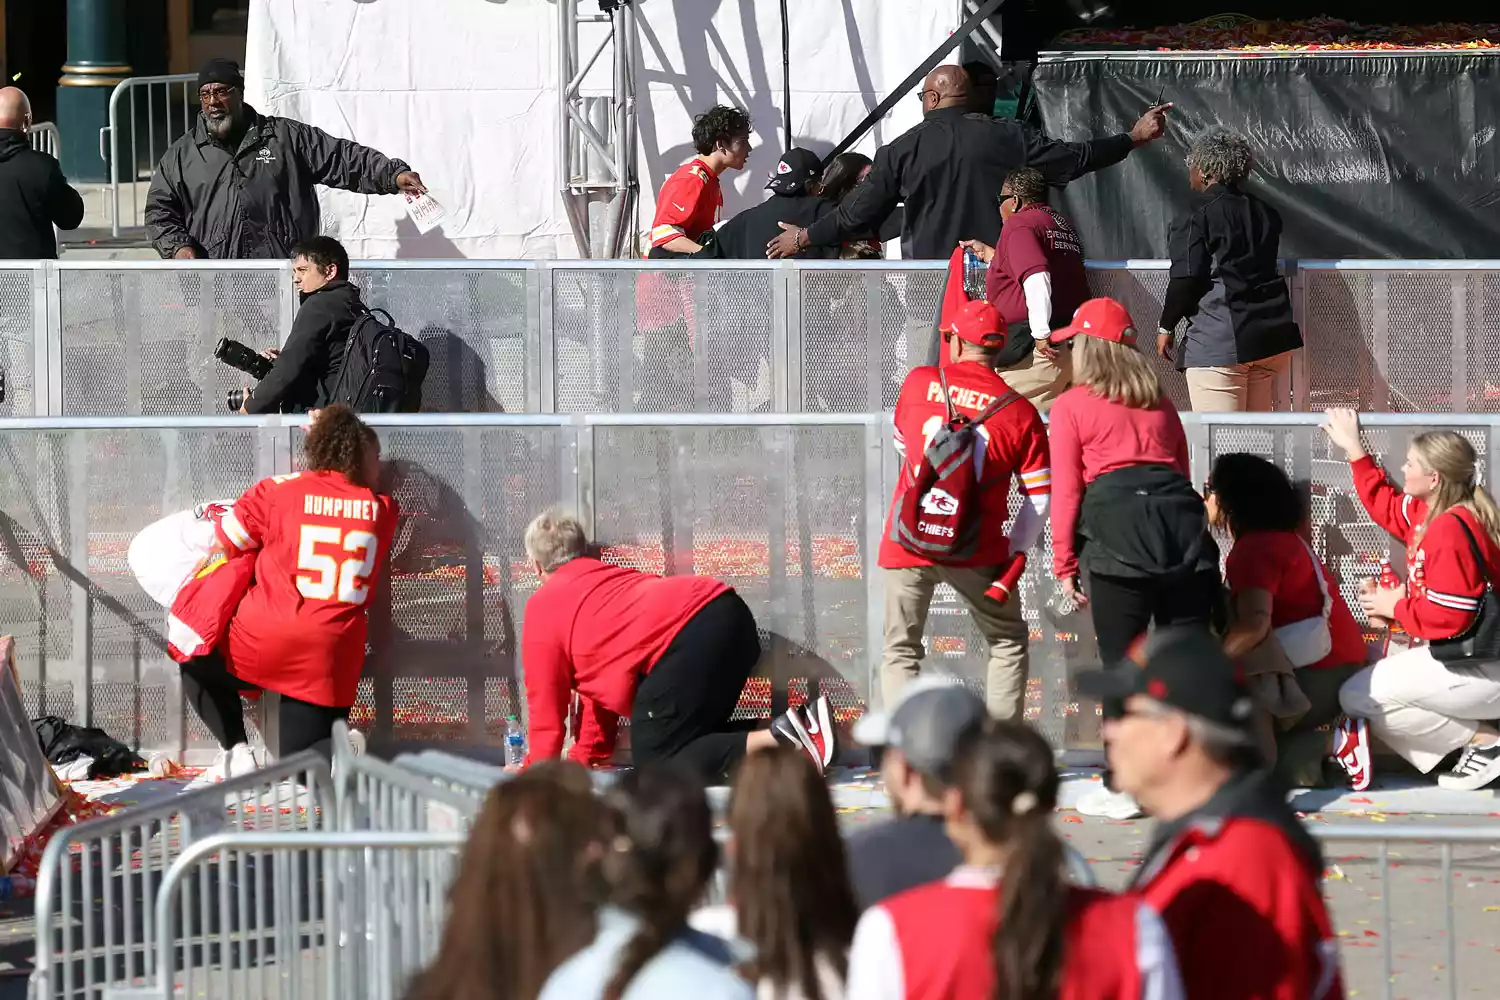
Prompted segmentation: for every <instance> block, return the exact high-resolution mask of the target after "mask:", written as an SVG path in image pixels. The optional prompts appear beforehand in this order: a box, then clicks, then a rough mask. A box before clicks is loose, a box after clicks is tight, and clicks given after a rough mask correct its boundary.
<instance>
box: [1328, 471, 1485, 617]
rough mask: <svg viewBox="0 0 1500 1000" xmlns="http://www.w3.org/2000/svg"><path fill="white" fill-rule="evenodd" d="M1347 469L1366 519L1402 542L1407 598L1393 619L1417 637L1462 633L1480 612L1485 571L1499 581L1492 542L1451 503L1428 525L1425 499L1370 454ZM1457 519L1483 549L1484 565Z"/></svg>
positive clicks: (1471, 514) (1462, 509)
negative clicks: (1394, 480)
mask: <svg viewBox="0 0 1500 1000" xmlns="http://www.w3.org/2000/svg"><path fill="white" fill-rule="evenodd" d="M1349 469H1350V471H1351V472H1352V473H1353V474H1354V489H1355V490H1356V491H1357V492H1358V493H1359V500H1360V503H1362V504H1364V505H1365V510H1367V511H1368V512H1369V514H1370V519H1371V520H1373V521H1374V522H1375V523H1376V524H1378V525H1380V526H1381V527H1382V528H1384V529H1385V530H1386V531H1389V532H1390V533H1391V534H1393V535H1395V536H1396V537H1397V538H1399V539H1400V540H1401V542H1402V543H1403V544H1404V545H1405V546H1406V596H1405V597H1404V598H1402V599H1401V600H1400V601H1398V602H1397V603H1396V621H1398V622H1400V623H1401V627H1402V628H1404V629H1406V631H1407V632H1408V633H1409V634H1410V635H1412V636H1413V637H1414V638H1417V639H1429V640H1430V639H1451V638H1453V637H1454V636H1456V635H1461V634H1462V633H1464V632H1466V631H1467V630H1468V628H1469V626H1470V625H1472V624H1473V623H1474V617H1475V615H1477V614H1478V613H1479V603H1480V601H1481V600H1482V599H1483V597H1484V586H1485V583H1484V580H1485V573H1488V574H1489V578H1490V579H1491V580H1495V581H1500V547H1497V546H1496V545H1495V540H1494V539H1493V538H1491V537H1490V536H1489V533H1488V532H1486V531H1485V530H1484V526H1483V525H1482V524H1480V523H1479V519H1478V518H1476V517H1475V516H1474V512H1473V511H1471V510H1469V509H1468V508H1467V507H1454V508H1452V509H1451V510H1448V511H1445V512H1443V513H1442V514H1440V515H1438V516H1437V517H1436V518H1434V519H1433V521H1432V523H1431V524H1427V523H1426V522H1427V502H1426V501H1425V500H1418V499H1417V498H1415V497H1410V496H1407V495H1406V494H1405V493H1402V492H1401V491H1400V490H1398V489H1396V487H1394V486H1392V485H1391V484H1390V483H1389V482H1387V481H1386V478H1385V470H1384V469H1382V468H1381V467H1380V466H1378V465H1376V464H1375V460H1374V459H1373V458H1371V457H1370V456H1369V455H1365V456H1363V457H1361V458H1358V459H1355V460H1354V461H1353V462H1351V463H1350V464H1349ZM1460 519H1462V520H1463V522H1464V524H1467V525H1468V526H1469V530H1470V531H1472V532H1473V533H1474V541H1476V542H1478V543H1479V551H1480V552H1482V553H1484V561H1485V567H1484V568H1483V569H1481V567H1480V564H1479V562H1478V560H1476V559H1475V558H1474V550H1473V549H1472V548H1471V547H1470V546H1469V539H1468V538H1467V537H1466V536H1465V535H1464V529H1463V527H1462V526H1461V525H1460V524H1459V523H1458V522H1459V520H1460Z"/></svg>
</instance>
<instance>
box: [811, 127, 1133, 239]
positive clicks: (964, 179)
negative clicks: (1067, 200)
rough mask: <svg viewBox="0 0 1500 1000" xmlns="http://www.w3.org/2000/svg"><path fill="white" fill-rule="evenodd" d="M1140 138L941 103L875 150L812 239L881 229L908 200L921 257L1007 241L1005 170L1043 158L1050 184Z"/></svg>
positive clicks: (1114, 159)
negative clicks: (1082, 134) (1040, 127)
mask: <svg viewBox="0 0 1500 1000" xmlns="http://www.w3.org/2000/svg"><path fill="white" fill-rule="evenodd" d="M1133 146H1134V144H1133V143H1132V141H1131V138H1130V136H1129V135H1124V134H1122V135H1112V136H1109V137H1107V138H1104V139H1090V140H1088V141H1086V142H1054V141H1053V140H1051V139H1048V138H1047V137H1046V136H1044V135H1042V134H1041V133H1040V132H1037V131H1036V130H1035V129H1032V128H1030V127H1029V126H1026V125H1023V124H1022V123H1020V122H1017V121H1011V120H1009V119H1004V118H991V117H990V116H989V115H971V114H968V113H966V112H965V111H964V109H963V108H940V109H938V110H937V111H929V112H928V113H927V117H926V118H924V119H922V121H921V123H920V124H918V125H916V126H914V127H913V128H912V129H911V130H909V131H907V132H905V133H903V134H902V135H900V136H898V137H897V138H896V139H895V141H893V142H891V143H890V144H889V145H885V146H881V147H880V149H878V150H877V151H876V152H875V165H874V167H873V168H871V170H870V175H869V176H868V177H866V178H865V180H864V183H862V184H860V185H859V186H857V187H856V188H855V189H854V190H853V192H851V193H850V194H849V196H848V197H847V198H845V199H844V200H843V201H841V202H840V203H839V208H838V211H837V212H835V213H833V214H831V215H827V216H824V217H823V218H822V219H819V220H818V221H817V222H816V223H814V224H813V226H812V227H811V228H810V229H809V231H808V239H809V241H810V242H811V245H813V246H834V245H836V244H839V243H843V242H846V241H848V240H851V239H858V238H862V237H863V236H864V234H866V233H869V232H872V231H875V230H878V229H879V228H880V224H881V223H882V222H884V221H885V219H886V217H887V216H888V215H890V214H891V212H892V211H893V210H894V209H895V208H896V205H897V203H898V202H901V201H905V203H906V228H905V229H904V230H903V231H902V233H901V239H902V241H903V243H906V242H908V241H909V243H910V246H909V247H906V246H903V250H907V251H909V255H910V256H912V257H914V258H916V259H918V260H947V259H948V258H949V256H951V255H952V253H953V251H954V249H955V248H956V247H957V246H958V244H959V242H960V241H961V240H982V241H984V242H985V243H988V244H989V245H990V246H994V245H995V244H996V243H998V242H999V240H1000V206H999V204H998V203H997V201H996V198H997V197H998V196H999V194H1000V186H1001V184H1002V183H1003V182H1004V181H1005V175H1006V174H1008V173H1010V172H1011V171H1012V170H1019V169H1020V168H1021V167H1035V168H1036V169H1037V170H1040V171H1041V172H1042V176H1044V177H1045V178H1046V179H1047V181H1048V183H1051V184H1057V185H1061V184H1066V183H1068V181H1070V180H1073V179H1074V178H1075V177H1081V176H1083V175H1084V174H1086V173H1089V172H1090V171H1093V170H1098V169H1099V168H1101V167H1107V166H1110V165H1112V164H1115V163H1119V162H1120V161H1121V160H1123V159H1125V157H1126V156H1128V155H1130V151H1131V149H1132V148H1133Z"/></svg>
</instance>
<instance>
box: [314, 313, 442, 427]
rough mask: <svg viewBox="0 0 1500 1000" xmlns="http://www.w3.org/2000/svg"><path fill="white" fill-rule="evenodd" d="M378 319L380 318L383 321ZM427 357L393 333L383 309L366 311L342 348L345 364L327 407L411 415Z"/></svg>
mask: <svg viewBox="0 0 1500 1000" xmlns="http://www.w3.org/2000/svg"><path fill="white" fill-rule="evenodd" d="M381 317H384V319H383V320H382V319H381ZM428 361H429V357H428V353H427V348H426V347H425V346H424V345H423V344H422V342H421V341H420V340H418V339H417V338H416V337H413V336H411V335H409V334H408V333H406V332H405V331H404V330H402V329H401V328H400V327H398V326H397V325H396V323H395V321H394V320H392V319H391V314H390V313H388V312H386V311H385V310H384V309H368V310H366V311H365V312H364V314H363V315H361V316H360V317H359V319H357V320H355V321H354V326H353V328H351V329H350V331H349V339H348V340H347V341H345V343H344V363H343V367H341V368H340V369H339V376H338V380H337V382H336V383H335V385H334V389H333V392H332V393H331V397H332V398H331V399H330V402H334V403H344V404H346V405H347V406H348V407H349V408H350V409H352V410H354V411H355V412H356V413H416V412H417V411H418V410H420V409H421V408H422V380H423V379H425V378H426V377H427V365H428Z"/></svg>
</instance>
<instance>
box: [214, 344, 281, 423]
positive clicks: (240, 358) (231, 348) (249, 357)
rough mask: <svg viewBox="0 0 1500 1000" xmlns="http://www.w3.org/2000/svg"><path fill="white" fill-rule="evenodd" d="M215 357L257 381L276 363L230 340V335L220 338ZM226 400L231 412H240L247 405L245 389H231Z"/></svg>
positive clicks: (215, 349)
mask: <svg viewBox="0 0 1500 1000" xmlns="http://www.w3.org/2000/svg"><path fill="white" fill-rule="evenodd" d="M214 357H216V358H218V359H219V360H220V361H222V362H224V363H225V364H226V365H228V366H229V367H231V368H234V369H237V370H238V371H242V372H244V373H245V374H246V375H249V376H250V377H251V378H253V379H255V381H257V382H259V381H260V380H261V379H263V378H265V377H266V376H267V375H268V374H270V372H271V366H272V364H274V362H273V361H271V359H270V358H268V357H266V356H265V355H264V354H261V353H260V352H259V351H255V350H252V349H250V348H248V347H246V346H245V345H244V344H242V343H240V342H239V341H238V340H230V339H229V338H228V337H220V338H219V342H218V344H216V345H215V346H214ZM226 402H228V404H229V412H231V413H238V412H239V411H240V410H241V409H243V408H244V406H245V390H244V389H230V390H229V396H228V398H227V400H226Z"/></svg>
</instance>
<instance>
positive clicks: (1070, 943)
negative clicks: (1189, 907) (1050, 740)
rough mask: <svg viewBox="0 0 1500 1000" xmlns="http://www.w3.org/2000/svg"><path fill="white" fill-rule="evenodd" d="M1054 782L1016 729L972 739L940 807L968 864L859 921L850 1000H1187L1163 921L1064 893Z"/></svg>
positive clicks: (1129, 903)
mask: <svg viewBox="0 0 1500 1000" xmlns="http://www.w3.org/2000/svg"><path fill="white" fill-rule="evenodd" d="M1057 788H1058V779H1057V770H1056V768H1055V767H1054V765H1053V758H1052V749H1051V747H1049V746H1048V745H1047V741H1046V740H1044V739H1042V738H1041V736H1039V735H1037V733H1036V732H1035V731H1034V730H1032V729H1031V728H1030V727H1028V726H1026V725H1025V724H1023V723H1019V722H1000V721H998V720H997V721H991V722H990V723H988V724H987V725H986V727H985V729H984V730H982V731H981V732H980V733H978V734H976V735H974V736H971V737H970V739H969V741H968V744H967V745H966V746H965V747H963V748H962V750H961V752H960V756H959V759H958V763H957V766H956V767H955V769H954V783H953V785H952V786H950V787H949V789H948V791H947V792H946V793H945V796H944V800H943V805H944V816H945V820H946V823H947V830H948V836H949V837H950V838H952V840H953V843H954V844H955V845H956V846H957V847H958V849H959V852H960V854H962V856H963V863H962V864H961V865H959V867H957V868H955V869H954V870H953V872H952V874H950V875H949V876H948V877H947V878H945V879H943V880H942V881H940V882H931V883H928V884H927V885H923V886H918V887H917V888H915V889H908V890H906V891H905V892H900V893H897V894H896V895H894V896H892V897H890V898H889V899H886V900H885V901H883V902H881V903H878V904H876V905H875V906H872V907H871V908H870V909H868V910H866V911H865V913H864V915H863V916H862V917H860V920H859V925H858V927H856V929H855V931H854V944H853V947H852V948H851V950H850V953H849V989H848V996H849V997H851V998H854V997H858V998H859V1000H971V998H972V1000H994V998H997V997H1000V998H1004V1000H1104V998H1110V1000H1127V998H1130V1000H1134V998H1146V997H1150V998H1152V1000H1177V998H1180V997H1181V996H1182V986H1181V982H1180V978H1179V975H1178V971H1177V960H1176V956H1175V955H1174V953H1173V951H1172V943H1171V940H1170V939H1169V937H1168V935H1167V932H1166V929H1165V927H1164V926H1163V924H1162V921H1161V918H1160V917H1159V916H1158V915H1157V913H1156V912H1155V911H1154V910H1152V909H1151V908H1150V907H1149V906H1148V905H1147V904H1145V903H1144V902H1142V901H1141V900H1139V899H1137V898H1135V897H1132V896H1114V895H1111V894H1109V893H1106V892H1103V891H1100V890H1096V889H1081V888H1077V887H1075V886H1071V885H1069V884H1068V883H1067V881H1066V880H1065V878H1064V874H1063V861H1064V852H1063V844H1062V841H1061V839H1060V838H1059V837H1058V835H1057V832H1056V831H1055V830H1053V828H1052V810H1053V808H1055V807H1056V805H1057Z"/></svg>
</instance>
